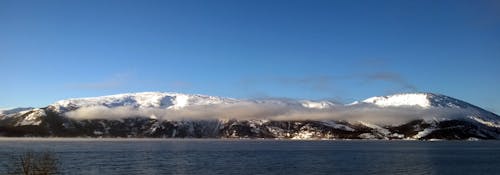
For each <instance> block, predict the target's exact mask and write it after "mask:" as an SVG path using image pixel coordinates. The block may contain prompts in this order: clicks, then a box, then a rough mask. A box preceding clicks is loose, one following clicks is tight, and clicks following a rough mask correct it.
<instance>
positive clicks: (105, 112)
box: [0, 92, 500, 139]
mask: <svg viewBox="0 0 500 175" xmlns="http://www.w3.org/2000/svg"><path fill="white" fill-rule="evenodd" d="M0 135H5V136H64V137H69V136H79V137H80V136H85V137H87V136H89V137H101V136H103V137H214V138H220V137H230V138H231V137H236V138H241V137H249V138H283V139H500V117H499V116H498V115H496V114H494V113H491V112H488V111H486V110H483V109H481V108H479V107H477V106H474V105H471V104H469V103H466V102H464V101H461V100H458V99H454V98H452V97H448V96H445V95H440V94H433V93H407V94H395V95H390V96H380V97H372V98H368V99H366V100H363V101H358V102H354V103H351V104H346V105H344V104H339V103H336V102H332V101H313V100H292V99H258V100H256V99H233V98H223V97H215V96H207V95H191V94H181V93H162V92H142V93H127V94H117V95H110V96H101V97H90V98H75V99H67V100H61V101H57V102H55V103H53V104H50V105H48V106H47V107H45V108H36V109H33V108H26V109H22V110H21V109H15V110H9V111H2V112H1V113H0Z"/></svg>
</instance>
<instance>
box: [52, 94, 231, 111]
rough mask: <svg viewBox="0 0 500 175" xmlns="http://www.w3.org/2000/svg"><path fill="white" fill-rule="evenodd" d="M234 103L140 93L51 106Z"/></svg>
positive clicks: (64, 108)
mask: <svg viewBox="0 0 500 175" xmlns="http://www.w3.org/2000/svg"><path fill="white" fill-rule="evenodd" d="M236 101H237V100H235V99H231V98H220V97H213V96H206V95H188V94H180V93H169V92H141V93H127V94H117V95H109V96H100V97H88V98H73V99H67V100H60V101H57V102H55V103H54V104H52V105H51V106H52V107H54V109H55V110H56V111H57V112H65V111H67V110H71V109H76V108H80V107H93V106H105V107H120V106H130V107H135V108H163V109H167V108H168V109H181V108H183V107H186V106H189V105H208V104H221V103H234V102H236Z"/></svg>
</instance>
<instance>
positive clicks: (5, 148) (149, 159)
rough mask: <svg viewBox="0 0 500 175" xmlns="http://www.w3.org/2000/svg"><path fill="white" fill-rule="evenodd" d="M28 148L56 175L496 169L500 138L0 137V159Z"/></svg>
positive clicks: (464, 171) (499, 169)
mask: <svg viewBox="0 0 500 175" xmlns="http://www.w3.org/2000/svg"><path fill="white" fill-rule="evenodd" d="M27 150H31V151H47V150H49V151H52V152H55V153H56V154H57V157H58V158H59V162H60V169H61V171H62V173H63V174H108V175H113V174H500V142H499V141H477V142H471V141H442V142H420V141H418V142H417V141H275V140H190V139H187V140H185V139H172V140H154V139H147V140H141V139H133V140H127V139H123V140H120V139H106V140H99V139H55V140H54V139H38V140H31V139H0V163H6V162H8V160H10V158H12V156H13V155H16V154H21V153H23V152H25V151H27ZM4 171H5V167H4V166H1V167H0V172H4ZM0 174H3V173H0Z"/></svg>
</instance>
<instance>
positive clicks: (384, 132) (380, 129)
mask: <svg viewBox="0 0 500 175" xmlns="http://www.w3.org/2000/svg"><path fill="white" fill-rule="evenodd" d="M359 123H361V124H362V125H365V126H366V127H369V128H372V129H375V130H376V131H377V132H379V133H381V134H383V135H385V136H387V135H389V134H391V132H390V131H389V130H387V129H385V128H382V127H380V126H378V125H374V124H371V123H366V122H363V121H359Z"/></svg>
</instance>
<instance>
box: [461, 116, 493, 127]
mask: <svg viewBox="0 0 500 175" xmlns="http://www.w3.org/2000/svg"><path fill="white" fill-rule="evenodd" d="M469 118H471V119H472V120H474V121H476V122H479V123H481V124H484V125H486V126H489V127H494V128H500V123H499V122H498V121H487V120H484V119H482V118H479V117H476V116H470V117H469Z"/></svg>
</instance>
